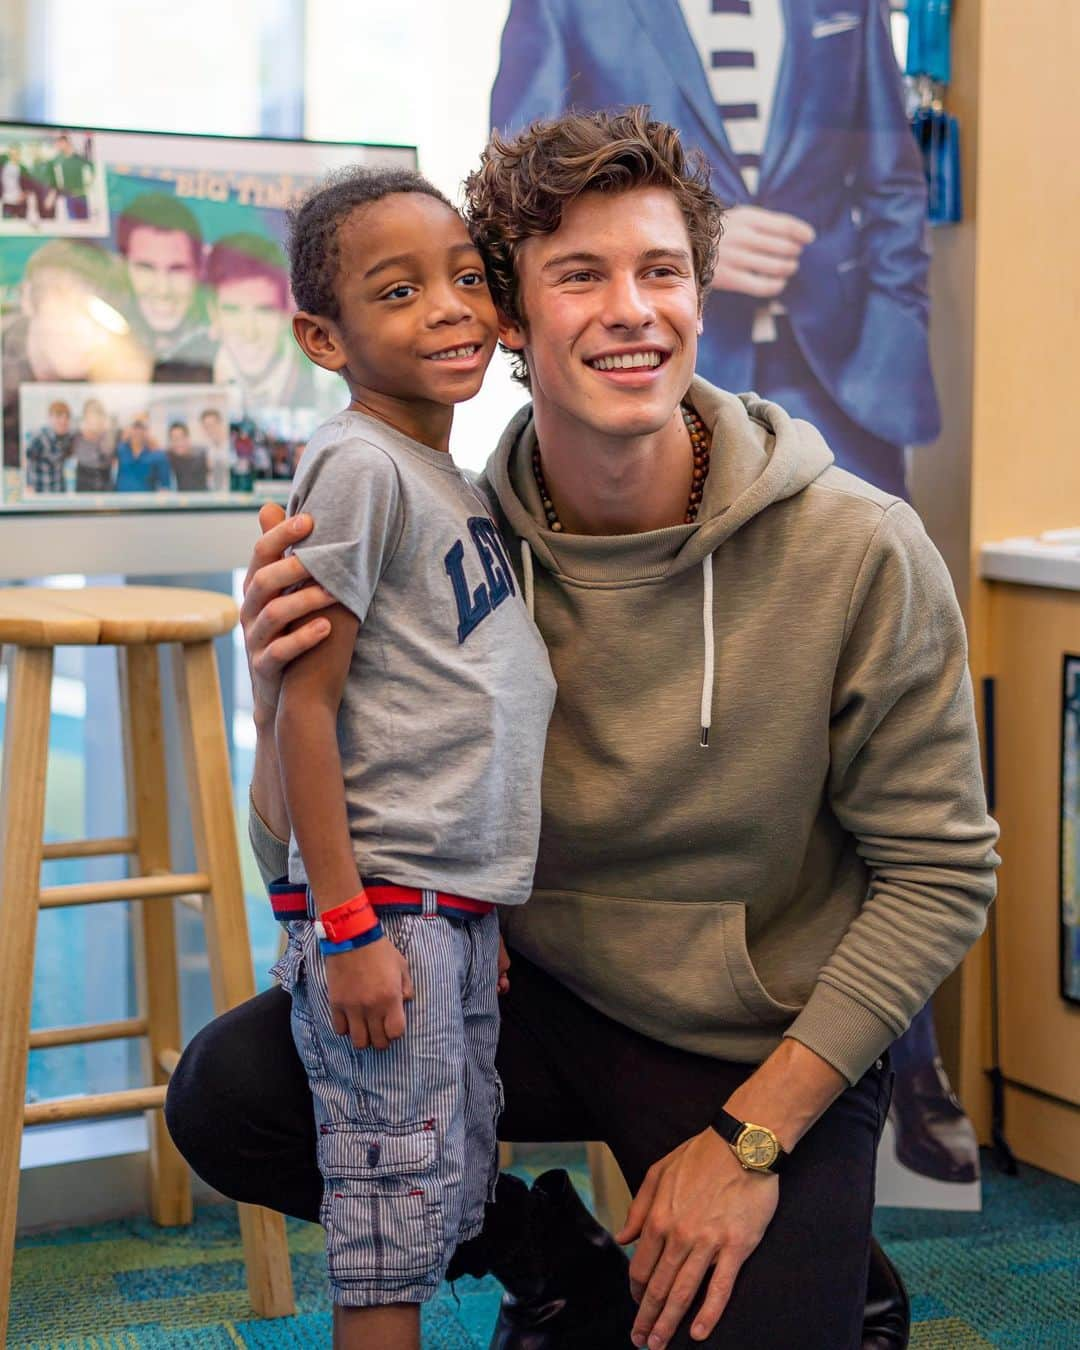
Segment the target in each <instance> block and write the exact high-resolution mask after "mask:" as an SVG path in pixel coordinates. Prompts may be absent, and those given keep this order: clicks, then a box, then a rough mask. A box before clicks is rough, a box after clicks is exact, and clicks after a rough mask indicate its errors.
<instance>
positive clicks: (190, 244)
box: [116, 192, 213, 384]
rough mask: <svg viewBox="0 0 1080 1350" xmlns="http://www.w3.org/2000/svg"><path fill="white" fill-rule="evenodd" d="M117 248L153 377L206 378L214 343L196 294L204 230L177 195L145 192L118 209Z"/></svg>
mask: <svg viewBox="0 0 1080 1350" xmlns="http://www.w3.org/2000/svg"><path fill="white" fill-rule="evenodd" d="M116 248H117V252H118V253H120V255H121V256H122V257H123V259H124V261H125V263H126V265H127V275H128V282H129V284H130V288H131V297H132V300H133V301H134V304H133V306H132V313H131V318H132V323H133V327H134V329H135V332H136V334H137V336H138V338H139V340H140V341H141V342H142V343H143V345H144V346H145V347H146V350H147V353H148V355H149V357H150V359H151V360H152V362H153V380H154V382H155V383H163V384H170V383H177V382H180V383H193V384H194V383H207V384H208V383H209V382H210V380H211V379H212V376H213V346H212V343H211V341H210V335H209V330H208V325H207V320H206V314H205V308H204V306H203V304H202V300H201V297H200V295H199V282H200V279H201V276H202V254H203V239H202V230H201V229H200V228H199V222H198V220H196V218H195V216H194V214H193V213H192V212H191V211H190V210H189V209H188V208H187V207H186V206H185V205H184V203H183V202H182V201H179V200H178V199H177V198H175V197H171V196H169V195H168V194H167V193H164V192H146V193H143V194H142V195H141V196H139V197H136V198H135V199H134V201H132V202H130V203H129V204H128V205H127V206H126V207H125V208H124V210H123V211H122V212H121V214H120V217H119V219H118V220H117V224H116Z"/></svg>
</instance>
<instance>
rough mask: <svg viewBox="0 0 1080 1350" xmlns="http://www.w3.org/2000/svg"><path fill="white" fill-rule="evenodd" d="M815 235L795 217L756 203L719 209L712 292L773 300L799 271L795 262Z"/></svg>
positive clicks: (811, 229) (810, 227) (803, 222)
mask: <svg viewBox="0 0 1080 1350" xmlns="http://www.w3.org/2000/svg"><path fill="white" fill-rule="evenodd" d="M815 238H816V235H815V233H814V230H813V227H812V226H810V225H808V224H807V223H806V221H805V220H800V219H799V217H798V216H789V215H786V214H785V213H784V212H783V211H767V210H765V208H764V207H760V206H733V207H731V209H730V210H728V211H725V212H724V232H723V234H722V235H721V236H720V244H719V247H718V248H717V251H716V271H715V273H714V274H713V282H712V286H713V290H714V291H737V292H738V293H739V294H740V295H752V296H754V297H755V298H757V299H759V300H775V299H777V297H778V296H780V295H782V294H783V292H784V288H785V287H786V286H787V284H788V282H789V281H790V280H791V278H792V277H793V276H794V275H795V273H796V272H797V271H798V270H799V260H800V258H801V257H802V251H803V249H804V248H805V247H806V246H807V244H812V243H813V242H814V239H815Z"/></svg>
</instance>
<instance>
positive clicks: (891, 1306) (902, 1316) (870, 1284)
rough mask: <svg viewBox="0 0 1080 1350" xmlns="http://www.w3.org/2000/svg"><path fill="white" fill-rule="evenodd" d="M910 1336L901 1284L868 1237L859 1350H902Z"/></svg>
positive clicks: (882, 1253) (897, 1276) (874, 1241)
mask: <svg viewBox="0 0 1080 1350" xmlns="http://www.w3.org/2000/svg"><path fill="white" fill-rule="evenodd" d="M910 1335H911V1305H910V1303H909V1302H908V1296H907V1290H906V1289H905V1288H904V1281H903V1280H902V1279H901V1278H900V1272H899V1271H898V1270H897V1269H896V1267H895V1266H894V1265H893V1263H892V1262H891V1261H890V1260H889V1258H888V1257H887V1256H886V1255H885V1253H884V1252H883V1251H882V1250H881V1248H880V1246H879V1245H878V1243H877V1239H876V1238H871V1239H870V1275H869V1278H868V1279H867V1281H866V1313H865V1315H864V1317H863V1334H862V1350H905V1347H906V1346H907V1343H908V1337H909V1336H910Z"/></svg>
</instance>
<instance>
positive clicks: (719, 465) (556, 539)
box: [487, 378, 833, 585]
mask: <svg viewBox="0 0 1080 1350" xmlns="http://www.w3.org/2000/svg"><path fill="white" fill-rule="evenodd" d="M690 402H691V403H692V404H693V406H694V408H695V409H696V410H697V412H698V414H699V416H700V417H701V419H702V421H703V422H704V423H705V425H706V427H708V428H709V429H710V431H711V433H712V458H711V463H710V468H709V475H708V477H707V478H706V480H705V491H704V495H703V498H702V502H701V506H700V507H699V509H698V519H697V520H696V521H695V522H694V524H692V525H672V526H669V527H667V528H666V529H662V530H650V531H649V532H648V533H645V534H629V535H584V534H566V533H563V532H561V531H560V532H555V531H553V530H549V529H548V528H547V524H546V521H545V520H544V512H543V510H542V508H541V505H540V494H539V491H538V490H537V487H536V481H535V479H534V477H533V473H532V452H533V448H534V446H535V445H536V432H535V429H534V426H533V420H532V408H531V406H529V405H526V406H525V407H524V408H522V409H521V410H520V412H518V414H517V415H516V416H515V417H514V418H513V420H512V421H511V422H510V424H509V426H508V427H507V428H506V431H505V432H504V433H503V435H502V438H501V440H500V441H499V444H498V446H497V447H496V449H495V453H494V454H493V455H492V457H491V459H490V461H489V462H488V466H487V478H488V481H489V483H490V484H491V486H492V488H493V489H494V491H495V494H496V496H497V497H498V501H499V506H500V508H501V509H502V512H503V514H504V515H505V517H506V520H507V522H508V524H509V525H510V527H511V529H512V530H513V531H514V533H515V534H516V535H518V536H519V538H521V539H522V540H524V541H525V542H526V543H527V544H528V545H529V549H530V551H531V553H532V554H533V556H535V558H536V559H537V560H538V561H539V562H540V563H541V565H542V566H544V567H546V568H547V569H548V570H549V571H551V572H555V573H559V574H561V575H563V576H566V577H568V578H572V579H573V580H575V581H579V582H585V583H593V584H596V583H599V584H601V585H602V584H603V583H605V582H607V583H614V584H619V583H623V582H632V581H643V580H650V579H657V578H660V577H665V576H674V575H676V574H677V573H679V572H683V571H685V570H686V569H688V568H690V567H695V566H700V565H701V563H702V560H703V559H705V558H707V557H708V556H709V555H710V554H712V553H713V552H714V551H715V550H716V549H718V548H719V547H720V546H721V544H723V543H725V542H726V541H727V540H728V539H730V538H731V537H732V535H734V534H735V533H737V531H739V530H740V529H741V528H742V527H743V526H744V525H745V524H746V523H747V521H749V520H753V519H754V517H755V516H757V515H760V513H761V512H762V511H764V510H765V509H766V507H769V506H771V505H772V504H773V503H774V502H779V501H783V500H785V499H786V498H788V497H793V496H795V495H796V493H799V492H801V491H802V490H803V489H804V488H805V487H806V486H807V485H808V484H809V483H812V482H814V480H815V479H817V478H819V477H820V476H821V474H822V473H824V472H825V470H826V469H827V468H828V467H829V465H831V464H832V462H833V455H832V452H831V451H830V450H829V448H828V446H827V445H826V444H825V442H824V440H823V439H822V437H821V435H820V433H819V432H818V431H817V430H816V429H815V428H814V427H812V426H811V425H810V423H809V422H802V421H799V420H798V419H797V418H793V417H789V416H788V414H787V413H786V412H784V410H783V409H782V408H781V407H779V406H778V405H777V404H775V403H768V402H766V401H765V400H763V399H760V398H758V397H757V395H756V394H739V395H735V394H728V393H725V392H724V391H723V390H721V389H716V388H714V387H713V386H712V385H711V384H709V383H707V381H705V380H702V379H698V378H695V379H694V381H693V383H692V384H691V386H690Z"/></svg>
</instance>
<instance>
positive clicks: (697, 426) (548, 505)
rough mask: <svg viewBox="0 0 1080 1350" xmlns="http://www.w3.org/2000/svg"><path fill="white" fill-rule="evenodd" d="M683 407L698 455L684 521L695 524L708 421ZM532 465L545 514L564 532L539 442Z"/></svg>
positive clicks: (704, 469) (706, 461)
mask: <svg viewBox="0 0 1080 1350" xmlns="http://www.w3.org/2000/svg"><path fill="white" fill-rule="evenodd" d="M681 411H682V415H683V422H684V423H685V424H686V430H687V431H688V432H689V433H690V448H691V450H692V451H693V455H694V468H693V472H692V476H691V478H690V496H689V499H688V500H687V503H686V515H685V516H684V517H683V524H684V525H693V523H694V521H696V520H697V513H698V507H699V506H700V505H701V498H702V495H703V493H704V490H705V479H706V478H708V476H709V433H708V431H707V430H706V428H705V423H704V422H703V421H702V420H701V418H700V417H699V416H698V414H697V413H696V412H695V410H694V409H693V408H692V407H691V406H690V404H689V403H684V404H683V405H682V409H681ZM532 467H533V477H534V478H535V479H536V486H537V488H538V489H539V492H540V504H541V505H542V506H543V508H544V515H545V516H546V517H547V523H548V529H549V530H552V531H554V532H555V533H556V534H559V533H562V530H563V523H562V521H561V520H560V519H559V513H558V511H556V510H555V503H554V502H553V501H552V500H551V493H550V492H549V491H548V486H547V482H546V480H545V478H544V468H543V465H542V464H541V463H540V447H539V445H538V446H536V447H535V448H534V450H533V456H532Z"/></svg>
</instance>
